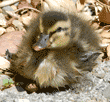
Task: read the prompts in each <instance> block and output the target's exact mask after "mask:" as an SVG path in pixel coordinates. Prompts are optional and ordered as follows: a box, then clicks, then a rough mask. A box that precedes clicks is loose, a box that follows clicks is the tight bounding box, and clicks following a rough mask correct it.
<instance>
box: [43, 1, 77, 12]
mask: <svg viewBox="0 0 110 102" xmlns="http://www.w3.org/2000/svg"><path fill="white" fill-rule="evenodd" d="M41 5H42V6H41V7H42V11H43V12H45V11H48V10H49V9H50V10H57V11H64V12H76V11H77V10H76V7H75V3H74V2H73V1H72V0H45V1H42V2H41Z"/></svg>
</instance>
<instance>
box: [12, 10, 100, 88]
mask: <svg viewBox="0 0 110 102" xmlns="http://www.w3.org/2000/svg"><path fill="white" fill-rule="evenodd" d="M99 51H100V46H99V38H98V37H97V35H96V34H95V32H94V31H93V29H92V28H91V27H89V25H87V24H86V22H85V21H83V20H81V19H80V18H79V17H78V16H77V15H74V14H68V15H67V14H64V13H62V12H56V11H49V12H46V13H43V14H41V15H39V17H38V18H37V19H34V20H33V21H32V23H31V24H30V26H29V28H28V30H27V33H26V34H25V36H24V37H23V40H22V43H21V45H20V46H19V48H18V52H17V53H16V55H17V58H16V59H14V60H12V62H11V67H10V69H11V70H12V71H14V72H16V73H18V74H20V75H21V76H23V77H25V78H27V79H31V80H33V81H35V82H36V84H37V85H39V86H40V87H41V88H42V87H48V86H51V87H55V88H58V87H64V86H65V85H69V84H71V83H73V82H75V81H76V77H77V76H81V75H82V73H81V71H91V70H92V69H93V67H94V66H95V65H96V63H95V60H96V59H97V57H98V55H99V54H100V53H99Z"/></svg>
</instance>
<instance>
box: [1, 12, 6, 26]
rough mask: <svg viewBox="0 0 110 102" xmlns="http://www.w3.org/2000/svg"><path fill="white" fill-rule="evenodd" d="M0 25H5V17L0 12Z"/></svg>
mask: <svg viewBox="0 0 110 102" xmlns="http://www.w3.org/2000/svg"><path fill="white" fill-rule="evenodd" d="M0 25H1V26H3V27H6V19H5V17H4V15H3V14H2V13H0Z"/></svg>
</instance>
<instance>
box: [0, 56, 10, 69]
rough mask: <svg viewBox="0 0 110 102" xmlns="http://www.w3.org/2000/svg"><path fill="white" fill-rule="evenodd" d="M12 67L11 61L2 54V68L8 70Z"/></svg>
mask: <svg viewBox="0 0 110 102" xmlns="http://www.w3.org/2000/svg"><path fill="white" fill-rule="evenodd" d="M9 67H10V62H9V61H8V60H6V59H5V58H3V57H1V56H0V69H3V70H6V69H8V68H9Z"/></svg>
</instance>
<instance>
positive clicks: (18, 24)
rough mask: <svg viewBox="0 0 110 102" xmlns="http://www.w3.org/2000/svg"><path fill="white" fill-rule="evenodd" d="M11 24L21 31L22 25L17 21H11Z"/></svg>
mask: <svg viewBox="0 0 110 102" xmlns="http://www.w3.org/2000/svg"><path fill="white" fill-rule="evenodd" d="M12 24H13V25H14V26H15V27H16V28H18V29H19V31H21V30H22V29H23V24H22V23H21V22H20V21H19V20H13V22H12Z"/></svg>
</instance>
